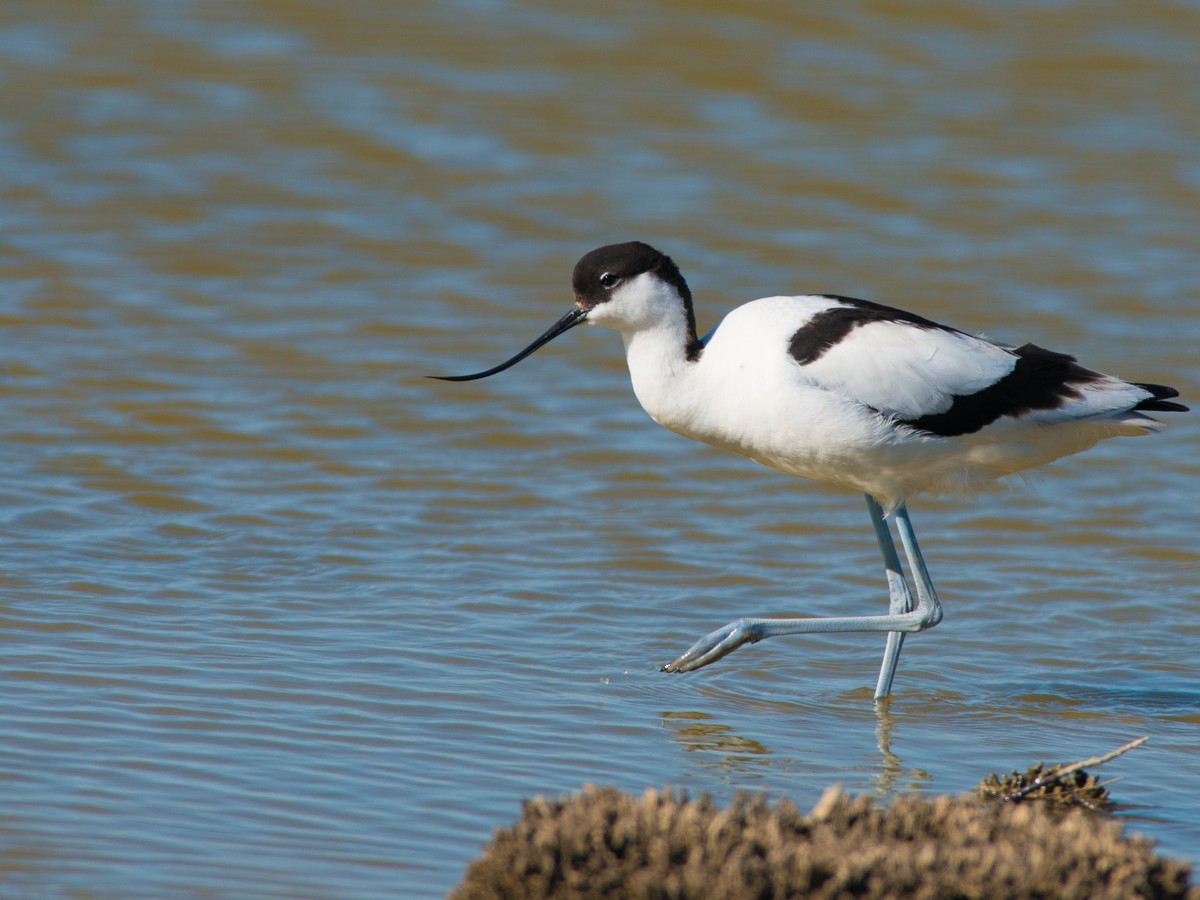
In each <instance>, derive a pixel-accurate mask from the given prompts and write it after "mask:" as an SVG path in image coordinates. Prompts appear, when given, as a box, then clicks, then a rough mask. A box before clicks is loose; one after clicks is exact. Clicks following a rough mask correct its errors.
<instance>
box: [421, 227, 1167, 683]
mask: <svg viewBox="0 0 1200 900" xmlns="http://www.w3.org/2000/svg"><path fill="white" fill-rule="evenodd" d="M571 283H572V288H573V291H574V304H573V305H572V306H571V308H570V309H569V310H568V312H567V313H566V314H565V315H564V316H563V317H562V318H560V319H559V320H558V321H557V322H555V323H554V324H553V325H552V326H550V328H549V329H547V330H546V331H545V332H544V333H543V334H542V335H541V336H540V337H538V338H537V339H536V340H534V341H533V343H531V344H530V345H529V346H528V347H526V348H525V349H524V350H522V351H521V352H519V353H517V354H516V355H515V356H513V357H512V358H510V359H508V360H507V361H505V362H503V363H500V364H499V365H497V366H494V367H493V368H490V369H486V370H484V371H482V372H476V373H474V374H470V375H442V376H430V377H432V378H439V379H441V380H444V381H473V380H476V379H480V378H487V377H489V376H492V375H495V374H497V373H499V372H503V371H505V370H506V369H508V368H510V367H512V366H514V365H516V364H517V363H519V362H520V361H521V360H523V359H525V358H526V357H527V356H529V355H530V354H532V353H533V352H534V351H536V350H537V349H539V348H540V347H542V346H544V345H545V344H547V343H549V342H550V341H552V340H554V339H555V338H557V337H559V336H560V335H562V334H564V333H566V332H567V331H569V330H570V329H572V328H574V327H576V326H578V325H602V326H607V327H610V328H614V329H616V330H617V331H618V332H620V334H621V337H622V339H623V342H624V346H625V355H626V360H627V362H628V365H629V374H630V379H631V381H632V384H633V390H634V393H635V395H636V396H637V399H638V402H640V403H641V405H642V408H643V409H644V410H645V411H646V412H647V413H648V414H649V416H650V418H652V419H653V420H654V421H656V422H658V423H659V424H660V425H663V426H665V427H666V428H668V429H670V430H671V431H673V432H676V433H678V434H680V435H683V436H684V437H687V438H692V439H694V440H697V441H701V442H703V443H705V444H709V445H712V446H714V447H718V448H721V449H723V450H728V451H732V452H733V453H737V454H740V455H741V456H745V457H748V458H749V459H751V460H754V461H755V462H758V463H761V464H762V465H764V466H767V467H768V468H771V469H775V470H777V471H779V472H782V473H784V474H787V475H793V476H798V477H800V478H806V479H811V480H814V481H818V482H824V483H826V484H831V485H837V486H840V487H843V488H849V489H852V490H855V491H859V492H862V494H863V495H864V496H865V498H866V503H867V508H868V511H869V513H870V516H871V522H872V525H873V527H874V530H875V537H876V540H877V541H878V544H879V548H880V551H881V553H882V555H883V561H884V568H885V574H886V577H887V584H888V612H887V614H885V615H862V616H840V617H829V618H820V617H797V618H761V617H750V616H746V617H741V618H738V619H736V620H734V621H732V622H730V623H729V624H727V625H725V626H723V627H722V628H718V629H716V630H714V631H712V632H710V633H708V634H706V635H704V636H703V637H701V638H700V639H699V640H697V641H696V642H695V643H694V644H693V645H692V646H691V647H690V648H689V649H688V650H687V651H686V652H684V653H683V654H682V655H680V656H679V657H678V658H676V659H675V660H673V661H671V662H669V663H667V664H666V665H664V666H661V667H660V668H661V670H662V671H666V672H688V671H694V670H696V669H700V668H703V667H704V666H707V665H709V664H710V663H713V662H715V661H716V660H718V659H721V658H722V657H724V656H726V655H728V654H729V653H732V652H733V651H734V650H736V649H738V648H739V647H741V646H743V645H745V644H750V643H756V642H758V641H761V640H763V639H765V638H768V637H775V636H778V635H785V634H804V633H817V632H820V633H827V632H843V631H845V632H857V631H862V632H880V633H886V634H887V641H886V644H885V648H884V654H883V660H882V662H881V665H880V670H879V676H878V678H877V680H876V686H875V694H874V697H875V699H876V700H877V701H882V700H884V699H886V698H887V697H889V696H890V694H891V691H892V685H893V681H894V678H895V674H896V669H897V667H898V664H899V658H900V651H901V648H902V646H903V641H904V636H905V635H906V634H911V633H915V632H919V631H924V630H926V629H928V628H932V627H933V626H935V625H937V624H938V622H940V621H941V619H942V607H941V603H940V602H939V600H938V596H937V592H936V590H935V589H934V585H933V582H932V580H931V578H930V576H929V572H928V569H927V566H926V564H925V560H924V557H923V556H922V554H921V550H920V547H919V545H918V543H917V539H916V534H915V532H914V531H913V526H912V522H911V519H910V517H909V513H908V501H909V500H910V499H912V498H913V497H916V496H919V495H926V494H927V495H934V496H937V495H971V494H976V493H979V492H981V491H984V490H987V489H989V488H990V487H992V486H994V485H995V483H996V482H997V481H998V479H1001V478H1004V477H1005V476H1009V475H1014V474H1016V473H1020V472H1024V471H1026V470H1028V469H1032V468H1034V467H1037V466H1041V465H1044V464H1046V463H1049V462H1052V461H1053V460H1056V459H1058V458H1060V457H1063V456H1067V455H1070V454H1073V453H1078V452H1080V451H1082V450H1086V449H1088V448H1089V447H1092V446H1093V445H1095V444H1096V443H1098V442H1099V441H1101V440H1104V439H1105V438H1110V437H1115V436H1119V435H1128V436H1133V435H1143V434H1148V433H1150V432H1154V431H1158V430H1160V429H1161V427H1162V425H1161V423H1160V422H1159V421H1158V420H1157V419H1154V418H1152V417H1151V416H1149V415H1147V413H1151V412H1187V411H1188V407H1186V406H1184V405H1183V404H1181V403H1175V402H1173V401H1172V399H1171V398H1173V397H1177V396H1179V392H1178V391H1177V390H1176V389H1175V388H1172V387H1167V386H1166V385H1160V384H1143V383H1138V382H1127V381H1123V380H1122V379H1120V378H1116V377H1113V376H1111V375H1104V374H1102V373H1100V372H1096V371H1093V370H1091V369H1087V368H1085V367H1084V366H1082V365H1080V364H1079V363H1078V362H1077V360H1076V359H1075V357H1073V356H1070V355H1068V354H1065V353H1058V352H1055V351H1052V350H1046V349H1043V348H1042V347H1039V346H1037V345H1035V344H1031V343H1027V344H1024V345H1022V346H1011V345H1008V344H1005V343H1001V342H999V341H995V340H991V339H988V338H986V337H983V336H979V335H973V334H969V333H967V332H964V331H960V330H958V329H956V328H952V327H950V326H947V325H942V324H939V323H937V322H934V321H932V320H930V319H927V318H925V317H924V316H920V315H917V314H916V313H912V312H907V311H905V310H901V309H896V308H893V307H889V306H884V305H882V304H879V303H875V302H871V301H868V300H859V299H855V298H852V297H846V296H842V295H838V294H805V295H799V296H773V297H764V298H762V299H758V300H752V301H751V302H749V303H746V304H744V305H742V306H739V307H737V308H736V309H734V310H733V311H731V312H730V313H729V314H728V315H726V316H725V317H724V319H723V320H722V321H721V322H720V324H719V325H717V327H716V328H714V329H713V330H712V331H711V332H709V333H708V334H706V335H705V336H704V337H698V336H697V331H696V316H695V311H694V308H693V305H692V294H691V291H690V289H689V288H688V284H687V281H686V280H685V279H684V277H683V274H682V273H681V272H680V270H679V267H678V266H677V265H676V264H675V262H674V261H673V260H672V259H671V257H669V256H667V255H666V254H664V253H662V252H660V251H659V250H656V249H655V248H654V247H651V246H650V245H648V244H645V243H642V242H640V241H628V242H624V243H617V244H608V245H605V246H603V247H598V248H597V249H595V250H592V251H590V252H588V253H586V254H585V255H584V256H583V257H582V258H580V260H579V261H578V262H577V263H576V265H575V268H574V272H573V273H572V278H571ZM889 520H890V521H891V522H892V523H894V525H895V528H896V532H897V533H898V535H899V537H900V542H901V545H902V546H903V548H904V552H905V557H906V559H907V561H908V569H909V575H908V577H906V576H905V574H904V571H903V568H902V566H901V563H900V560H899V554H898V553H897V551H896V547H895V542H894V540H893V538H892V534H891V528H890V527H889V524H888V523H889ZM910 579H911V582H912V583H911V586H910V584H909V580H910Z"/></svg>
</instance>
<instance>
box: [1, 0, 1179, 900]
mask: <svg viewBox="0 0 1200 900" xmlns="http://www.w3.org/2000/svg"><path fill="white" fill-rule="evenodd" d="M1198 44H1200V12H1197V10H1196V9H1195V8H1194V7H1191V6H1187V5H1172V4H1153V3H1151V4H1139V5H1138V7H1137V9H1136V11H1135V10H1134V9H1133V8H1132V7H1128V6H1126V5H1121V4H1116V3H1112V4H1105V3H1100V4H1087V5H1084V4H1072V3H1065V4H1047V5H1039V4H1025V5H1020V6H1016V7H1011V6H1007V7H1004V8H1003V9H1001V8H999V7H994V6H993V5H991V4H983V3H967V4H963V3H933V4H932V5H927V6H924V7H920V8H919V9H909V8H906V7H902V6H895V5H892V4H887V3H870V4H866V5H860V6H857V7H850V6H848V5H835V6H833V7H830V8H829V9H822V10H821V11H815V10H813V11H797V10H796V9H795V8H794V5H793V4H787V3H779V2H766V0H764V2H761V3H754V4H749V5H743V6H741V7H739V11H738V12H736V13H733V12H729V11H727V8H726V7H725V6H723V5H720V4H687V5H684V4H677V3H664V4H660V5H657V6H650V7H647V6H646V5H645V4H633V3H618V4H610V5H609V6H608V7H606V10H605V11H604V12H598V11H596V10H595V9H594V8H593V7H592V6H587V7H585V6H583V5H580V4H568V5H563V4H550V3H538V2H511V3H457V4H456V3H421V2H413V3H406V4H403V5H400V4H396V5H382V4H368V3H362V2H346V3H339V4H336V5H328V4H315V3H304V2H291V3H276V2H248V3H240V4H220V3H217V4H205V3H188V2H158V0H155V2H149V0H146V2H142V3H136V2H113V3H107V4H103V5H101V6H99V7H97V6H96V5H94V4H83V3H77V2H61V3H42V2H39V3H21V2H16V3H8V4H6V5H5V7H4V9H3V11H0V122H3V123H4V124H3V125H2V126H0V159H2V160H3V175H0V185H2V186H3V195H2V196H3V209H4V216H3V218H2V219H0V246H2V247H3V252H2V255H0V265H2V266H3V285H4V289H3V294H2V295H0V296H2V300H0V324H2V325H3V328H4V333H5V335H6V341H5V351H4V356H3V364H4V373H5V377H4V379H3V382H2V384H3V395H2V397H3V409H4V416H3V425H2V429H3V431H2V434H0V453H3V461H4V466H3V469H2V475H0V492H2V495H3V500H4V504H3V509H4V510H5V515H4V517H3V523H2V530H0V548H2V552H3V560H4V566H3V575H2V576H0V584H2V585H3V592H2V593H0V623H2V626H3V637H4V640H5V644H6V652H5V653H4V654H3V662H2V663H0V667H2V668H0V671H2V674H3V677H4V679H5V682H6V684H7V690H5V691H4V693H3V697H2V698H0V723H2V726H3V734H4V740H3V741H0V777H2V778H3V782H4V785H5V787H4V792H3V796H4V801H5V802H4V804H3V815H2V817H0V884H2V885H3V888H4V889H3V891H2V892H3V893H5V894H6V895H11V896H60V895H78V894H81V893H87V894H90V895H92V896H100V897H108V896H112V897H116V896H122V897H127V896H165V895H171V896H197V895H205V896H214V895H215V896H239V897H251V896H308V897H347V896H353V897H371V896H380V897H382V896H395V895H396V892H397V890H398V888H403V892H404V893H405V894H407V895H410V896H439V895H442V894H444V893H445V892H446V891H447V890H448V889H449V888H450V887H451V886H452V885H453V884H455V883H456V881H457V880H458V879H459V878H460V877H461V874H462V871H463V868H464V866H465V865H466V863H467V861H468V860H470V859H471V858H472V857H474V856H475V855H476V854H477V853H478V852H479V850H480V848H481V846H482V845H483V843H484V842H486V841H487V840H488V838H489V836H490V834H491V832H492V830H493V829H494V828H496V827H497V826H499V825H502V824H507V823H509V822H511V821H512V820H513V819H515V818H516V816H517V815H518V813H519V804H520V801H521V799H522V798H525V797H529V796H532V795H534V794H537V793H548V794H557V793H560V792H565V791H570V790H575V789H578V788H579V787H580V786H581V785H582V784H583V783H585V782H597V783H615V784H617V785H619V786H620V787H622V788H625V789H628V790H631V791H638V792H640V791H642V790H643V789H645V788H646V787H649V786H655V787H658V786H662V785H664V784H675V785H681V786H683V787H685V788H687V789H689V790H692V791H697V792H698V791H712V792H714V793H716V794H717V795H718V796H719V797H720V798H722V799H728V797H729V796H730V795H731V794H732V793H733V792H734V791H736V790H740V789H752V790H765V791H768V792H769V793H770V794H771V795H772V796H774V797H783V796H786V797H790V798H792V799H793V800H795V801H796V802H797V803H798V804H800V805H801V806H806V805H808V804H811V803H812V802H814V801H815V800H816V798H817V797H818V796H819V795H820V792H821V790H822V789H823V788H824V787H826V786H827V785H829V784H831V783H834V782H841V783H842V784H844V785H845V786H846V787H847V788H849V789H851V790H853V791H859V792H863V791H866V792H880V793H886V792H890V791H894V790H917V791H931V792H932V791H937V792H945V791H961V790H965V789H968V788H970V787H971V786H972V785H973V784H974V783H976V782H977V781H978V779H979V778H980V777H981V776H982V775H983V774H984V773H986V772H988V771H991V770H1007V769H1010V768H1022V769H1023V768H1024V767H1026V766H1027V765H1029V764H1030V763H1032V762H1034V761H1036V760H1048V761H1071V760H1076V759H1081V758H1084V757H1087V756H1090V755H1093V754H1096V753H1100V752H1103V751H1106V750H1109V749H1111V748H1113V747H1116V746H1118V745H1119V744H1121V743H1124V742H1125V741H1127V740H1129V739H1131V738H1134V737H1137V736H1139V735H1142V734H1147V735H1149V736H1150V743H1149V744H1148V745H1147V746H1146V747H1144V748H1142V749H1140V750H1138V751H1136V752H1135V753H1133V754H1131V755H1129V756H1127V757H1124V758H1122V759H1121V760H1119V761H1116V762H1113V763H1111V764H1110V765H1109V766H1108V767H1106V768H1105V770H1104V772H1105V773H1106V774H1109V775H1110V776H1116V775H1119V776H1122V779H1123V780H1122V781H1120V782H1119V784H1118V785H1116V786H1115V787H1114V789H1113V790H1114V793H1115V794H1116V796H1117V797H1118V799H1120V800H1121V801H1123V807H1122V810H1121V815H1122V816H1123V817H1125V818H1126V819H1127V820H1129V826H1130V827H1131V828H1132V829H1133V830H1136V831H1138V832H1140V833H1143V834H1147V835H1149V836H1152V837H1154V838H1156V839H1157V840H1158V841H1159V842H1160V846H1161V848H1162V849H1163V850H1164V851H1166V852H1168V853H1170V854H1172V855H1175V856H1180V857H1185V858H1189V859H1192V860H1200V852H1198V851H1197V849H1196V848H1197V847H1200V804H1197V803H1196V798H1197V796H1198V795H1200V764H1198V762H1197V760H1200V678H1198V673H1197V662H1196V657H1197V647H1198V646H1200V641H1198V639H1200V619H1198V617H1197V612H1198V611H1200V603H1198V600H1200V589H1198V586H1197V585H1198V580H1200V553H1198V552H1197V550H1196V548H1195V541H1194V534H1195V530H1196V524H1197V523H1196V512H1195V510H1196V506H1197V499H1198V496H1197V495H1198V488H1197V483H1198V482H1197V475H1198V474H1200V465H1198V464H1197V462H1196V447H1197V445H1198V438H1200V425H1198V424H1197V417H1196V416H1195V415H1192V416H1176V417H1173V422H1172V425H1171V427H1170V428H1169V429H1168V430H1167V432H1166V433H1164V434H1162V435H1158V436H1155V437H1153V438H1149V439H1145V440H1136V441H1134V440H1119V441H1111V442H1109V443H1107V444H1106V445H1104V446H1102V447H1100V448H1097V449H1096V450H1094V451H1092V452H1090V453H1089V454H1087V455H1084V456H1081V457H1078V458H1075V459H1072V460H1066V461H1063V462H1060V463H1058V464H1056V465H1055V466H1053V467H1050V468H1048V469H1046V470H1044V471H1043V472H1042V473H1039V475H1038V476H1037V479H1036V485H1035V487H1033V488H1028V487H1024V486H1021V485H1020V484H1018V485H1017V487H1016V489H1015V490H1013V491H1012V492H1007V493H1000V494H996V495H992V496H988V497H985V498H983V499H980V500H974V501H924V502H920V501H919V502H917V503H914V504H913V516H914V521H915V523H916V526H917V529H918V531H919V534H920V536H921V539H922V544H923V547H924V549H925V551H926V556H927V558H928V560H929V563H930V566H931V568H932V571H933V575H934V577H935V579H936V580H937V582H938V586H939V590H940V592H941V595H942V599H943V602H944V604H945V607H946V613H947V617H946V620H945V622H944V623H943V624H942V625H940V626H939V627H938V628H937V629H936V630H935V631H933V632H931V633H928V634H924V635H920V636H917V637H914V638H911V639H910V640H909V641H908V642H907V644H906V647H905V652H904V658H903V660H902V664H901V670H900V674H899V677H898V680H897V686H896V693H895V696H894V698H893V700H892V702H891V703H890V705H889V706H888V708H887V709H886V710H882V711H881V710H876V709H875V708H874V707H873V705H872V703H871V699H870V697H871V687H872V685H873V683H874V676H875V668H876V666H877V664H878V656H879V652H880V650H881V647H882V639H881V638H877V637H874V636H871V637H868V636H862V635H830V636H825V637H805V638H800V637H797V638H779V639H776V640H773V641H769V642H766V643H764V644H760V645H758V646H756V647H754V648H747V649H744V650H742V651H740V652H739V653H737V654H735V655H734V656H732V657H730V658H729V659H727V660H725V661H723V662H722V663H720V664H719V665H717V666H715V667H712V668H710V669H707V670H705V671H703V672H700V673H697V674H695V675H690V676H677V677H676V676H667V675H662V674H659V673H658V672H657V671H656V670H655V667H656V666H657V665H658V664H661V663H663V662H665V661H667V660H668V659H671V658H672V657H674V656H675V655H676V654H677V653H679V652H680V651H681V650H683V649H684V648H685V647H686V646H687V645H688V644H690V643H691V641H692V640H694V639H695V638H696V637H698V636H699V635H700V634H702V633H704V632H706V631H708V630H709V629H711V628H714V627H716V626H718V625H721V624H723V623H725V622H726V621H728V620H729V619H731V618H733V617H735V616H737V615H742V614H775V615H784V614H795V613H812V614H833V613H838V612H862V613H869V612H877V611H882V605H883V603H884V599H885V598H884V593H883V589H882V579H881V577H880V576H881V572H880V564H879V562H878V560H877V550H876V549H875V546H874V541H873V538H872V535H871V530H870V527H869V525H868V522H867V518H866V513H865V509H864V506H863V503H862V500H861V498H860V497H856V496H853V495H847V494H843V493H838V492H835V491H832V490H829V489H826V488H822V487H821V486H819V485H813V484H806V483H803V482H799V481H793V480H789V479H786V478H784V477H782V476H778V475H776V474H774V473H771V472H768V471H766V470H763V469H758V468H756V467H754V466H753V465H751V464H749V463H746V462H744V461H742V460H739V459H736V458H733V457H727V456H723V455H721V454H719V453H718V452H717V451H714V450H710V449H708V448H705V447H702V446H700V445H694V444H692V443H690V442H687V441H684V440H682V439H680V438H678V437H676V436H674V435H671V434H669V433H667V432H665V431H663V430H661V429H659V428H657V427H656V426H654V425H653V424H652V423H650V422H649V421H648V420H647V419H646V418H645V416H644V414H643V413H642V412H641V410H640V409H639V408H638V407H637V404H636V401H635V399H634V398H633V396H632V393H631V392H630V390H629V387H628V380H627V376H626V374H625V370H624V363H623V361H622V359H621V356H620V342H619V339H618V338H617V336H616V335H615V334H613V333H611V332H606V331H600V330H597V331H591V330H577V331H575V332H572V334H571V335H569V336H567V337H565V338H563V339H561V340H560V341H559V342H556V344H554V345H553V346H552V347H549V348H547V349H545V350H542V351H541V352H540V353H539V354H538V355H537V356H535V357H533V358H532V359H530V360H527V361H526V362H524V363H522V364H521V366H520V367H518V368H516V369H514V370H513V371H511V372H509V373H506V374H505V375H504V376H502V377H499V378H496V379H493V380H490V381H487V382H483V383H476V384H469V385H448V384H444V383H440V382H433V381H428V380H425V379H424V378H422V377H421V376H422V375H423V374H425V373H429V372H464V371H475V370H477V369H479V368H482V367H485V366H487V365H491V364H493V363H496V362H499V361H500V360H502V359H504V358H506V357H507V356H508V355H509V354H510V353H512V352H515V351H516V350H517V349H519V348H520V347H522V346H524V345H525V344H526V343H527V342H528V341H529V340H530V339H531V338H533V337H534V336H535V335H537V334H538V333H540V332H541V331H542V330H543V329H544V328H545V327H546V326H548V325H549V324H550V323H551V322H552V321H554V319H555V318H557V317H558V316H559V315H561V314H562V312H564V311H565V310H566V308H567V306H568V304H569V300H570V298H569V285H568V279H569V274H570V269H571V266H572V265H573V263H574V261H575V259H576V258H577V257H578V256H579V255H580V254H581V253H583V252H584V251H586V250H588V249H590V248H591V247H594V246H596V245H599V244H602V243H606V242H609V241H613V240H623V239H628V238H634V237H636V238H640V239H643V240H647V241H650V242H652V243H654V244H656V245H658V246H660V247H661V248H662V249H664V250H666V251H667V252H669V253H671V254H672V255H673V256H674V257H675V258H676V260H677V261H678V262H679V263H680V265H681V266H682V267H683V270H684V272H685V274H686V275H687V276H688V278H689V282H690V283H691V285H692V288H693V290H694V292H695V293H696V296H697V306H698V316H699V319H700V325H701V328H702V329H703V328H706V327H709V326H711V325H712V324H713V323H715V321H716V320H717V318H718V317H719V315H720V314H721V313H722V312H723V311H725V310H726V309H728V308H729V307H731V306H732V305H734V304H736V303H738V302H741V301H744V300H746V299H749V298H751V297H755V296H762V295H766V294H773V293H780V292H788V291H792V292H800V291H835V292H839V293H845V294H852V295H858V296H864V297H867V298H869V299H873V300H877V301H881V302H885V303H890V304H894V305H900V306H906V307H910V308H913V309H915V310H916V311H918V312H921V313H922V314H925V315H927V316H930V317H933V318H936V319H941V320H944V321H949V322H951V323H953V324H955V325H957V326H959V327H962V328H965V329H970V330H977V331H986V332H987V333H989V334H990V335H992V336H994V337H996V338H999V339H1004V340H1009V341H1014V342H1023V341H1026V340H1035V341H1037V342H1038V343H1040V344H1042V345H1045V346H1049V347H1053V348H1057V349H1064V350H1070V351H1072V352H1076V353H1078V354H1079V355H1080V357H1081V358H1082V359H1083V360H1084V361H1085V362H1086V363H1088V364H1089V365H1092V366H1095V367H1097V368H1100V369H1102V370H1106V371H1111V372H1114V373H1115V374H1121V375H1125V376H1127V377H1130V378H1134V379H1136V380H1142V381H1156V382H1164V383H1168V384H1174V385H1176V386H1177V387H1179V388H1180V389H1181V390H1183V392H1184V394H1185V398H1188V397H1190V399H1191V401H1192V402H1193V403H1195V402H1196V399H1197V397H1198V396H1200V393H1198V390H1197V388H1198V386H1200V377H1198V375H1200V371H1198V366H1197V360H1196V352H1195V347H1196V340H1197V337H1198V336H1200V294H1198V293H1197V279H1196V275H1197V260H1198V259H1200V253H1198V251H1200V246H1198V243H1200V240H1198V238H1197V235H1198V234H1200V229H1198V228H1197V225H1198V224H1200V223H1198V221H1197V215H1196V210H1197V209H1198V208H1200V165H1198V164H1197V161H1196V156H1195V147H1196V146H1197V145H1198V143H1200V77H1198V76H1200V65H1198V63H1197V60H1198V59H1200V46H1198Z"/></svg>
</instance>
